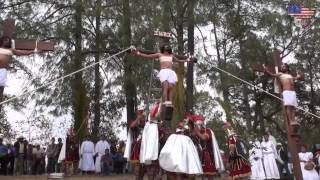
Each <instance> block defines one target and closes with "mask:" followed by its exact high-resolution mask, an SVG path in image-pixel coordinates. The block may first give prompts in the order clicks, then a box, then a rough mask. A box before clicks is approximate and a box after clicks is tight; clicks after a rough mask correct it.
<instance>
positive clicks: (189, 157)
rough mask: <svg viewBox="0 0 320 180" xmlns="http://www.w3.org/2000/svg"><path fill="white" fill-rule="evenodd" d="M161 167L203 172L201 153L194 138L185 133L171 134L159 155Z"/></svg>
mask: <svg viewBox="0 0 320 180" xmlns="http://www.w3.org/2000/svg"><path fill="white" fill-rule="evenodd" d="M159 164H160V167H161V168H162V169H164V170H166V171H169V172H176V173H184V174H202V173H203V171H202V165H201V162H200V159H199V154H198V151H197V149H196V147H195V146H194V144H193V142H192V140H191V139H190V138H189V137H188V136H185V135H181V134H171V135H170V136H169V138H168V140H167V141H166V144H165V145H164V146H163V148H162V150H161V152H160V155H159Z"/></svg>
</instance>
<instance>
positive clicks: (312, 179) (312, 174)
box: [298, 145, 320, 180]
mask: <svg viewBox="0 0 320 180" xmlns="http://www.w3.org/2000/svg"><path fill="white" fill-rule="evenodd" d="M298 155H299V160H300V166H301V171H302V177H303V180H320V177H319V174H318V173H317V171H316V170H315V164H314V162H313V161H312V159H313V154H312V152H307V148H306V146H304V145H302V146H301V152H300V153H299V154H298ZM308 163H309V165H311V167H313V168H310V169H308V168H306V164H308Z"/></svg>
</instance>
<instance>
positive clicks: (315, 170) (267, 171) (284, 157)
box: [249, 131, 320, 180]
mask: <svg viewBox="0 0 320 180" xmlns="http://www.w3.org/2000/svg"><path fill="white" fill-rule="evenodd" d="M249 144H250V146H251V148H250V150H249V160H250V163H251V170H252V175H251V179H256V180H262V179H281V178H293V175H292V174H293V169H292V168H293V167H292V166H291V165H290V164H292V161H291V157H290V153H289V152H288V148H287V146H286V145H282V144H281V143H277V141H276V138H275V137H274V136H272V135H271V133H270V131H268V132H266V133H265V134H264V136H263V137H262V139H261V138H257V139H256V140H255V141H251V142H249ZM307 149H308V148H307V146H306V145H301V148H300V152H299V154H298V155H299V160H300V166H301V171H302V176H303V179H304V180H320V176H319V163H320V149H318V150H317V149H315V152H314V153H312V152H307Z"/></svg>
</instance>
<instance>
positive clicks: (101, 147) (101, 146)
mask: <svg viewBox="0 0 320 180" xmlns="http://www.w3.org/2000/svg"><path fill="white" fill-rule="evenodd" d="M106 149H109V150H110V144H109V143H108V141H107V140H106V138H105V136H101V137H100V140H99V141H98V142H97V144H96V146H95V155H96V161H95V171H96V173H101V157H102V156H103V155H104V154H105V152H106Z"/></svg>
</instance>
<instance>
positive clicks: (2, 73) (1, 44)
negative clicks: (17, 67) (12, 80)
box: [0, 36, 35, 102]
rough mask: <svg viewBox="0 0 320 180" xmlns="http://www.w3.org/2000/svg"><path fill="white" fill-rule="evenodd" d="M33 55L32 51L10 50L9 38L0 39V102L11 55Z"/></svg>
mask: <svg viewBox="0 0 320 180" xmlns="http://www.w3.org/2000/svg"><path fill="white" fill-rule="evenodd" d="M33 53H35V51H34V50H32V51H24V50H16V49H13V48H12V44H11V38H10V37H8V36H3V37H1V38H0V102H1V101H2V98H3V90H4V87H5V86H6V82H7V69H8V68H9V64H10V62H11V57H12V56H13V55H17V56H27V55H31V54H33Z"/></svg>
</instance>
